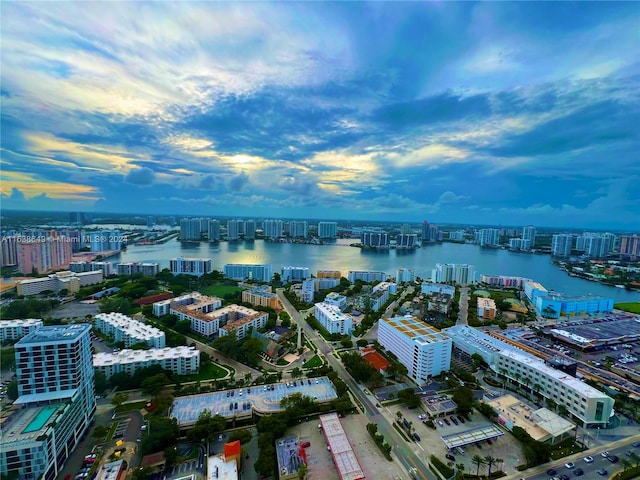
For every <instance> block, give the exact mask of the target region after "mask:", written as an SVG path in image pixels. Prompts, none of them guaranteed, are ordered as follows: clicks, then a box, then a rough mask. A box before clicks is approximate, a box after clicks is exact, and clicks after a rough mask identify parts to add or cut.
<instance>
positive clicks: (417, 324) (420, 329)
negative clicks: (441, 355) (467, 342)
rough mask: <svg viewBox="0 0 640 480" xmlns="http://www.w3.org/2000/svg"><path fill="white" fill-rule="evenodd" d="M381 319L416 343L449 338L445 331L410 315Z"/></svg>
mask: <svg viewBox="0 0 640 480" xmlns="http://www.w3.org/2000/svg"><path fill="white" fill-rule="evenodd" d="M382 320H383V321H384V322H385V323H387V324H388V325H389V326H390V327H392V328H395V329H396V330H397V331H399V332H400V333H402V334H403V335H405V336H407V337H409V338H411V339H412V340H413V341H414V342H416V343H421V344H427V343H435V342H442V341H444V340H449V337H448V336H447V335H446V334H445V333H443V332H441V331H440V330H438V329H437V328H435V327H432V326H431V325H428V324H426V323H423V322H422V321H420V320H418V319H417V318H416V317H413V316H411V315H407V316H404V317H393V318H383V319H382Z"/></svg>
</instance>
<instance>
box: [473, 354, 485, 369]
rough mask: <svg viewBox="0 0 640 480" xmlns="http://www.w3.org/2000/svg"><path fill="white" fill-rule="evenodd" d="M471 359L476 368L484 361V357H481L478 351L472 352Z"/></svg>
mask: <svg viewBox="0 0 640 480" xmlns="http://www.w3.org/2000/svg"><path fill="white" fill-rule="evenodd" d="M471 361H472V362H473V366H474V367H476V368H479V367H480V365H482V364H483V363H484V359H483V358H482V355H480V354H479V353H473V354H472V355H471Z"/></svg>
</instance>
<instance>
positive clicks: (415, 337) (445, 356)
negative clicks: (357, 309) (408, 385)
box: [378, 315, 452, 384]
mask: <svg viewBox="0 0 640 480" xmlns="http://www.w3.org/2000/svg"><path fill="white" fill-rule="evenodd" d="M378 342H379V343H380V345H382V346H383V347H384V348H385V349H387V350H388V351H390V352H392V353H393V354H394V355H396V357H398V360H399V361H400V362H401V363H402V364H403V365H404V366H405V367H407V370H408V372H409V376H410V377H411V378H412V379H413V380H414V381H415V382H416V383H418V384H423V383H425V382H426V381H427V380H428V379H429V378H430V377H433V376H435V375H439V374H440V373H442V372H446V371H448V370H449V368H450V366H451V349H452V341H451V338H449V337H448V336H447V335H446V334H445V333H443V332H441V331H440V330H438V329H437V328H435V327H432V326H430V325H427V324H425V323H423V322H421V321H420V320H418V319H417V318H415V317H412V316H410V315H408V316H404V317H393V318H384V317H383V318H381V319H380V321H379V324H378Z"/></svg>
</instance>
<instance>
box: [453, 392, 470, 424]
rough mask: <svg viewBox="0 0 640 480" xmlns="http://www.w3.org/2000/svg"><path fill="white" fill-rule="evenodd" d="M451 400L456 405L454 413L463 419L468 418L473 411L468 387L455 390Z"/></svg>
mask: <svg viewBox="0 0 640 480" xmlns="http://www.w3.org/2000/svg"><path fill="white" fill-rule="evenodd" d="M451 399H452V400H453V401H454V402H456V405H458V407H457V408H456V412H457V413H459V414H460V415H462V416H463V417H466V416H468V415H469V414H470V413H471V411H472V410H473V400H474V398H473V391H472V390H471V389H470V388H469V387H459V388H456V391H455V392H453V395H452V396H451Z"/></svg>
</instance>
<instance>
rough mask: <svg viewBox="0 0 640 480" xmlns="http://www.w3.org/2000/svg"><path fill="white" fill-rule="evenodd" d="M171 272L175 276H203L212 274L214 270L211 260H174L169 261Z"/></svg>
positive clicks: (179, 258)
mask: <svg viewBox="0 0 640 480" xmlns="http://www.w3.org/2000/svg"><path fill="white" fill-rule="evenodd" d="M169 270H170V271H171V273H173V274H174V275H180V274H185V275H194V276H197V277H199V276H201V275H204V274H205V273H211V271H212V270H213V268H212V267H211V259H210V258H182V257H178V258H172V259H171V260H170V261H169Z"/></svg>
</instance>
